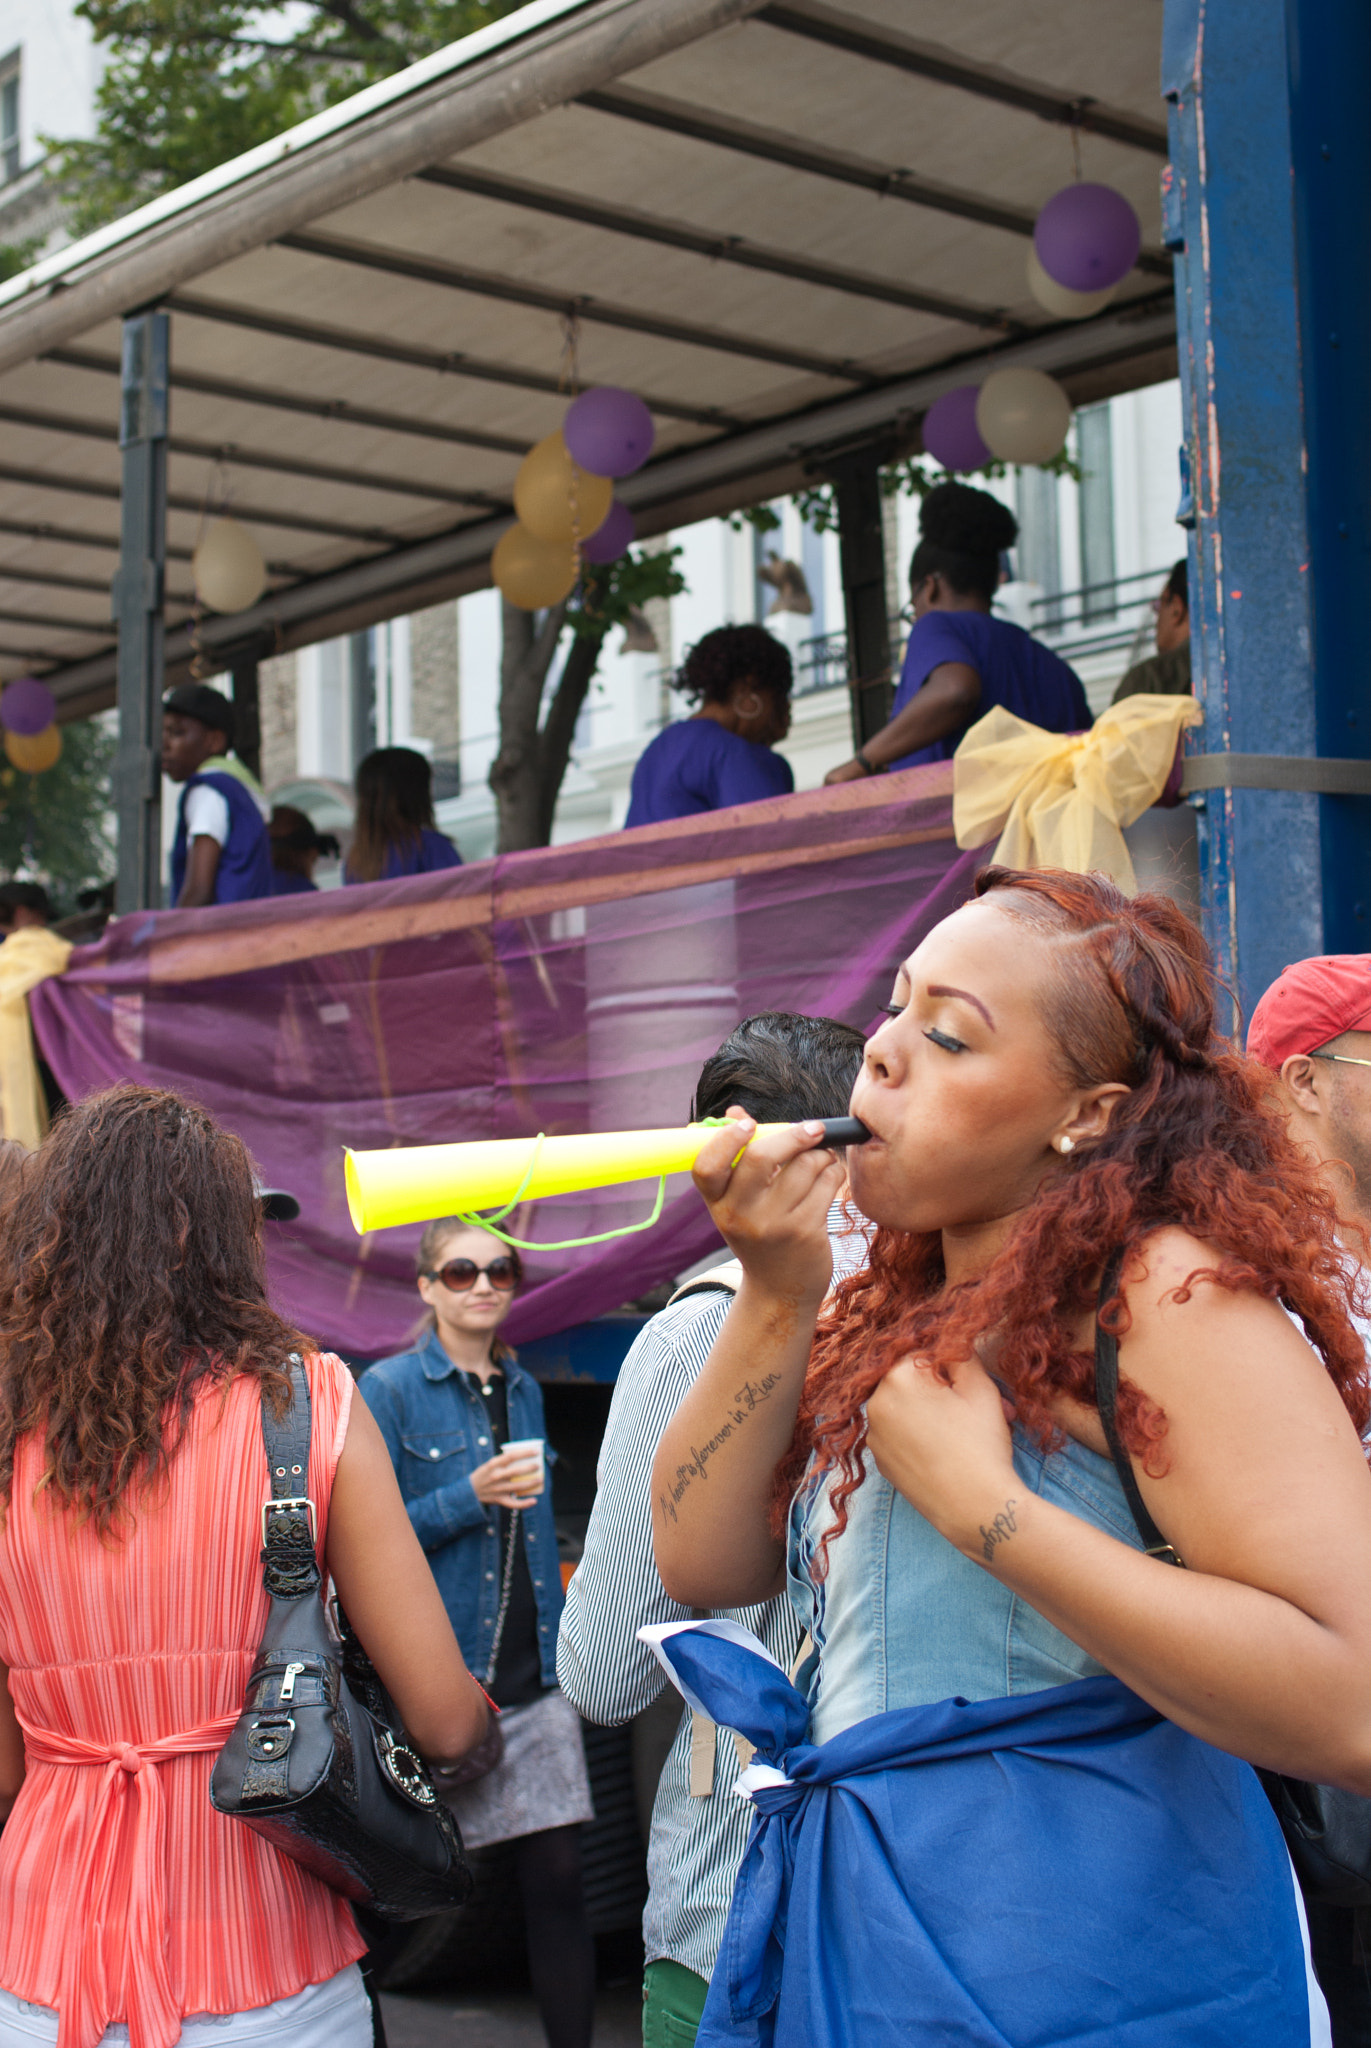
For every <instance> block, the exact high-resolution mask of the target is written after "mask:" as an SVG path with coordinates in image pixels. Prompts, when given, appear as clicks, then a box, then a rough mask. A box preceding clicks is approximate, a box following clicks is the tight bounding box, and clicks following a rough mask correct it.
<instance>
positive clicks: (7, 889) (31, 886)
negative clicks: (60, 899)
mask: <svg viewBox="0 0 1371 2048" xmlns="http://www.w3.org/2000/svg"><path fill="white" fill-rule="evenodd" d="M7 910H8V911H15V910H36V911H37V912H38V915H39V916H40V917H41V918H45V919H46V920H47V922H48V923H49V924H51V923H52V901H51V898H50V897H49V895H48V892H47V890H46V889H44V888H43V887H41V885H40V884H39V883H37V882H0V924H3V923H4V922H5V918H4V912H5V911H7Z"/></svg>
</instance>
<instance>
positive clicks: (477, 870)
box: [31, 764, 984, 1357]
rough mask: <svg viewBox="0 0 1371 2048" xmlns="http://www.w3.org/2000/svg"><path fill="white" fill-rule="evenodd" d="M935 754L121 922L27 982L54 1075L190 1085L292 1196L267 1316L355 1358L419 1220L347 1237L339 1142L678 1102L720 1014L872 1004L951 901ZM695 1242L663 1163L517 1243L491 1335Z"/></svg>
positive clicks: (692, 1212)
mask: <svg viewBox="0 0 1371 2048" xmlns="http://www.w3.org/2000/svg"><path fill="white" fill-rule="evenodd" d="M983 859H984V854H976V853H972V854H959V853H958V852H957V849H956V846H955V844H954V842H953V839H952V823H951V769H950V767H949V766H947V765H946V764H939V765H937V766H935V767H931V768H919V769H912V770H909V771H907V772H906V773H903V774H900V775H889V776H882V777H879V778H873V779H872V780H871V781H869V782H863V783H847V784H843V785H841V786H839V787H836V788H834V789H824V790H816V791H813V792H811V793H810V794H808V795H805V796H798V797H783V798H778V799H774V800H767V801H764V802H761V803H754V804H747V805H742V806H739V807H737V808H736V809H733V810H730V811H719V812H713V813H710V814H707V815H705V816H701V817H694V818H682V819H678V820H675V821H672V822H670V823H667V824H662V825H649V826H645V827H642V828H640V829H639V830H636V831H632V832H621V833H617V834H613V835H611V836H609V837H606V838H603V839H591V840H582V841H579V842H576V843H574V844H572V845H570V846H560V847H547V848H538V849H535V850H534V851H531V852H528V853H519V854H512V855H506V856H503V857H501V858H499V859H496V860H493V861H483V862H481V863H479V864H476V865H472V866H470V867H463V868H457V869H453V870H450V871H448V872H445V873H439V874H433V875H416V876H411V877H408V878H406V879H404V880H401V881H397V882H379V883H374V884H371V885H369V886H365V887H360V888H352V889H347V890H337V891H331V892H328V893H325V894H321V895H318V896H313V897H301V896H287V897H275V898H270V899H268V900H266V901H264V902H260V903H250V904H235V905H226V906H223V907H221V908H216V909H211V910H194V911H177V910H172V911H159V912H156V913H146V914H138V915H133V916H129V917H124V918H120V919H119V920H118V921H117V922H116V923H115V924H113V925H111V926H110V928H109V930H108V932H107V933H106V935H105V937H104V939H103V940H102V941H101V943H100V944H99V945H97V946H88V947H83V948H80V949H78V950H77V951H76V952H74V953H73V954H72V957H71V962H70V965H69V967H68V970H67V972H66V974H65V975H63V976H62V977H61V978H60V979H59V980H54V981H49V982H46V983H44V984H43V985H42V986H41V987H40V988H39V989H37V990H36V991H35V993H34V995H33V997H32V999H31V1001H32V1014H33V1022H34V1030H35V1033H36V1035H37V1039H38V1043H39V1046H40V1048H41V1050H42V1052H43V1055H44V1057H45V1058H46V1059H47V1061H48V1063H49V1065H50V1066H51V1068H52V1070H53V1072H54V1074H55V1075H56V1077H57V1079H58V1081H59V1083H60V1084H61V1086H62V1088H63V1089H64V1090H65V1091H66V1093H67V1094H68V1095H69V1096H72V1097H76V1096H80V1095H84V1094H87V1093H89V1092H90V1091H91V1090H92V1089H96V1088H103V1087H107V1086H109V1085H110V1084H111V1083H112V1082H115V1081H119V1080H126V1079H131V1080H138V1081H142V1082H144V1083H146V1084H148V1085H149V1086H153V1087H165V1088H174V1089H176V1090H178V1091H179V1092H181V1093H183V1094H186V1095H188V1096H192V1097H194V1099H195V1100H196V1101H198V1102H201V1103H203V1104H204V1106H205V1107H206V1108H207V1109H208V1110H210V1111H211V1112H212V1114H213V1115H215V1116H216V1117H218V1118H219V1119H220V1120H221V1121H222V1122H223V1123H224V1124H226V1125H227V1126H228V1127H229V1128H230V1129H231V1130H234V1131H237V1132H238V1133H239V1134H240V1136H241V1137H242V1138H243V1139H244V1140H245V1142H246V1143H247V1145H248V1146H249V1148H250V1149H251V1151H252V1154H253V1157H254V1158H255V1159H256V1161H257V1162H258V1165H259V1167H260V1169H261V1171H262V1175H263V1178H264V1179H265V1180H266V1181H267V1183H268V1184H270V1185H273V1186H280V1187H286V1188H289V1189H291V1190H292V1192H294V1193H295V1194H297V1195H298V1196H299V1198H300V1203H301V1215H300V1220H299V1222H298V1223H297V1224H293V1225H289V1226H282V1225H273V1226H272V1227H271V1229H270V1230H269V1231H268V1238H269V1240H270V1260H271V1275H272V1285H273V1289H274V1293H275V1298H276V1300H277V1302H278V1304H279V1306H280V1307H281V1309H282V1311H283V1312H284V1313H286V1314H288V1315H290V1316H292V1317H293V1318H294V1319H295V1320H296V1321H297V1322H299V1323H300V1325H301V1326H302V1327H303V1328H304V1329H306V1330H308V1331H310V1332H311V1333H312V1334H313V1335H314V1336H316V1337H318V1338H319V1339H320V1340H321V1341H323V1342H325V1343H326V1344H330V1345H336V1346H337V1347H338V1348H339V1349H341V1350H343V1351H346V1352H347V1353H349V1354H350V1355H351V1356H354V1357H376V1356H379V1355H381V1354H382V1353H384V1352H386V1351H390V1350H394V1349H395V1348H396V1347H397V1346H398V1345H399V1344H400V1343H401V1341H402V1340H403V1339H404V1337H405V1335H406V1333H407V1331H408V1330H409V1329H410V1328H412V1326H413V1323H414V1320H415V1315H416V1307H417V1304H416V1300H415V1295H414V1291H413V1254H414V1248H415V1244H416V1242H417V1237H418V1232H417V1230H413V1229H410V1230H394V1231H383V1232H378V1233H374V1234H373V1235H372V1236H370V1237H368V1238H365V1239H359V1238H358V1237H357V1236H356V1235H355V1233H354V1231H353V1229H352V1226H351V1223H350V1222H349V1220H348V1215H347V1208H346V1205H345V1201H344V1195H343V1173H342V1147H343V1146H344V1145H345V1144H347V1145H352V1146H357V1147H371V1146H385V1145H406V1144H421V1143H422V1144H432V1143H439V1142H443V1141H446V1140H450V1139H461V1138H482V1137H485V1138H488V1137H517V1136H521V1135H525V1134H528V1133H532V1132H536V1131H540V1130H543V1131H548V1132H552V1131H577V1130H631V1129H638V1128H644V1127H651V1126H653V1125H666V1124H679V1123H683V1122H685V1121H686V1119H687V1117H688V1116H689V1113H690V1107H691V1097H692V1092H693V1089H694V1085H695V1080H696V1077H697V1075H698V1073H699V1069H700V1067H701V1065H702V1064H703V1062H704V1060H705V1059H706V1058H707V1057H708V1055H709V1054H710V1053H711V1052H713V1051H714V1050H715V1048H716V1047H717V1046H718V1045H719V1043H720V1042H721V1040H722V1039H723V1038H724V1037H725V1036H726V1035H727V1033H728V1032H729V1031H730V1030H731V1029H732V1027H733V1026H734V1024H736V1023H737V1022H738V1021H739V1019H740V1018H742V1017H746V1016H749V1015H751V1014H753V1013H754V1012H756V1011H758V1010H766V1009H788V1010H800V1011H807V1012H810V1013H812V1014H815V1015H827V1016H833V1017H841V1018H843V1019H845V1020H846V1021H848V1022H849V1023H853V1024H856V1025H858V1026H860V1027H866V1026H867V1025H869V1024H870V1023H871V1021H872V1019H873V1017H874V1015H875V1013H876V1011H877V1009H878V1008H879V1006H880V1004H881V1003H883V1002H885V1001H887V1000H888V998H889V993H890V986H891V979H892V976H893V974H894V970H895V968H896V966H897V965H898V963H899V961H900V960H901V959H902V958H903V957H904V956H905V955H906V954H907V953H908V952H909V950H910V948H911V947H912V946H913V945H915V944H916V943H917V942H918V940H919V938H920V937H921V936H922V935H923V933H924V932H925V931H927V930H928V929H929V927H930V926H931V925H932V924H934V923H936V921H937V920H938V919H939V918H940V917H942V916H945V915H946V914H947V912H948V911H949V910H952V909H954V908H955V907H956V905H957V904H958V903H959V902H962V901H963V900H965V898H966V896H967V895H968V893H969V891H970V882H971V876H972V874H973V872H974V870H975V868H976V867H977V866H978V865H979V864H980V862H981V861H982V860H983ZM654 1192H655V1190H654V1188H653V1186H652V1185H650V1184H647V1183H639V1184H637V1185H635V1186H633V1187H630V1188H627V1189H606V1190H603V1191H602V1192H600V1193H599V1194H593V1195H584V1196H576V1195H568V1196H563V1197H560V1198H559V1199H558V1200H556V1201H551V1202H546V1203H541V1204H539V1205H538V1206H537V1207H536V1209H534V1208H531V1207H528V1206H526V1207H525V1208H524V1210H523V1211H521V1212H520V1214H519V1215H517V1216H516V1217H515V1218H513V1219H512V1221H511V1223H510V1224H508V1225H507V1226H506V1227H507V1228H511V1229H513V1231H514V1233H515V1234H516V1235H517V1236H520V1237H528V1238H534V1239H537V1240H539V1241H540V1242H544V1243H546V1242H550V1241H553V1240H556V1239H558V1238H566V1237H578V1236H586V1235H589V1234H590V1233H592V1232H594V1231H596V1230H604V1229H608V1228H610V1227H611V1226H613V1225H617V1224H619V1223H624V1222H630V1221H633V1220H635V1219H637V1218H641V1217H643V1216H646V1215H647V1214H648V1213H649V1210H650V1207H651V1203H652V1199H653V1195H654ZM717 1242H718V1240H717V1238H716V1236H715V1234H714V1232H713V1231H712V1229H711V1226H710V1224H709V1220H708V1217H707V1215H706V1214H705V1211H704V1208H703V1206H702V1204H701V1203H700V1201H699V1198H698V1196H697V1195H696V1194H695V1192H694V1190H693V1188H692V1187H691V1186H690V1183H689V1180H688V1179H686V1178H685V1177H681V1178H680V1179H679V1180H677V1181H674V1182H672V1183H670V1184H669V1186H668V1200H667V1204H666V1207H665V1210H664V1212H663V1214H662V1217H661V1219H660V1221H659V1222H658V1223H657V1224H656V1226H655V1227H654V1228H653V1229H652V1230H651V1231H648V1232H644V1233H642V1234H641V1235H639V1236H636V1237H629V1238H624V1239H620V1240H618V1241H617V1242H614V1243H610V1244H606V1245H600V1246H596V1247H593V1248H591V1249H588V1250H583V1251H575V1252H542V1253H538V1254H536V1255H534V1256H533V1257H531V1258H530V1259H529V1260H528V1261H527V1264H528V1268H529V1278H530V1283H531V1284H530V1285H529V1287H528V1289H527V1291H526V1293H525V1294H524V1295H523V1296H522V1298H521V1299H520V1301H519V1302H518V1304H517V1306H516V1308H515V1310H514V1312H513V1314H512V1316H511V1318H510V1323H509V1330H510V1335H511V1336H512V1337H514V1338H516V1339H519V1338H524V1339H528V1338H532V1337H536V1336H541V1335H544V1334H546V1333H547V1332H549V1331H553V1330H559V1329H564V1328H566V1327H567V1326H569V1325H570V1324H573V1323H578V1322H584V1321H586V1320H588V1319H589V1318H590V1317H592V1316H595V1315H599V1314H601V1313H603V1312H605V1311H606V1310H609V1309H613V1308H617V1307H618V1306H620V1305H621V1304H622V1303H623V1302H624V1301H625V1300H628V1299H631V1298H636V1297H637V1296H638V1295H640V1294H642V1293H644V1292H645V1291H646V1290H647V1289H648V1288H650V1287H653V1286H655V1285H656V1284H657V1283H658V1282H659V1281H662V1280H665V1279H669V1278H671V1277H672V1276H673V1275H675V1274H677V1273H679V1272H680V1271H682V1270H683V1269H684V1268H685V1267H686V1266H689V1265H691V1264H693V1263H694V1262H695V1261H696V1260H697V1259H699V1258H701V1257H703V1256H704V1255H705V1254H706V1253H708V1252H709V1251H710V1250H711V1249H712V1248H713V1247H714V1246H715V1245H716V1244H717Z"/></svg>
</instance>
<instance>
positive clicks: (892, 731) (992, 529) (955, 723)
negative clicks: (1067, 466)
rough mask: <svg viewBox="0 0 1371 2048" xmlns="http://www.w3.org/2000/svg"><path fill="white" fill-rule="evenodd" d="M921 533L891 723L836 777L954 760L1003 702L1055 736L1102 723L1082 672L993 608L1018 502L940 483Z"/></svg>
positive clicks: (1015, 528)
mask: <svg viewBox="0 0 1371 2048" xmlns="http://www.w3.org/2000/svg"><path fill="white" fill-rule="evenodd" d="M919 531H920V534H921V536H922V537H921V539H920V541H919V545H918V546H917V548H915V550H914V558H913V560H912V561H911V562H910V565H909V591H910V596H911V598H912V599H913V608H914V625H913V629H912V630H911V632H910V635H909V641H908V644H907V646H906V648H905V657H904V667H903V668H902V670H901V671H900V686H899V688H898V689H897V690H896V692H895V702H894V704H893V705H892V707H891V716H890V723H889V724H888V725H885V726H882V728H881V730H880V731H879V732H878V733H873V734H872V736H871V738H870V739H869V740H867V741H865V742H864V744H863V745H862V746H861V747H860V748H859V749H858V750H857V752H856V754H854V756H853V757H852V759H851V760H850V761H844V762H843V763H842V765H841V767H838V768H831V769H830V770H829V772H828V774H827V775H826V776H825V777H824V780H825V781H826V782H852V781H855V780H856V778H857V777H858V776H861V775H875V774H877V773H878V772H879V771H880V770H881V769H883V768H916V767H918V766H919V765H920V764H921V763H923V762H925V761H946V760H949V759H950V758H951V756H952V755H953V754H955V753H956V751H957V746H958V743H959V742H960V740H961V739H962V737H963V735H964V734H965V733H966V731H967V729H968V727H970V726H972V725H974V724H975V722H976V720H977V719H978V718H981V717H983V716H984V715H985V713H986V712H987V711H990V710H992V709H993V708H994V706H995V705H997V704H1003V706H1004V707H1005V709H1006V711H1012V712H1013V713H1014V714H1015V716H1016V717H1018V718H1024V719H1027V720H1028V722H1029V724H1030V725H1040V726H1042V727H1043V728H1044V730H1046V731H1047V732H1084V731H1085V730H1086V728H1087V727H1088V726H1089V725H1090V724H1091V722H1092V721H1091V716H1090V707H1089V705H1088V704H1087V703H1086V701H1085V691H1084V690H1083V689H1082V688H1081V684H1080V678H1079V676H1077V674H1076V672H1075V670H1074V669H1070V668H1068V667H1067V665H1066V663H1065V662H1064V661H1062V660H1061V658H1060V657H1059V656H1058V655H1055V654H1054V653H1053V652H1052V650H1051V648H1050V647H1044V646H1043V644H1042V642H1041V641H1039V640H1035V639H1033V637H1032V635H1031V634H1028V633H1025V632H1024V630H1023V628H1022V627H1021V626H1012V625H1010V623H1009V621H1008V620H1007V619H997V618H994V617H993V616H992V614H991V610H990V607H991V605H992V603H993V602H994V598H995V592H996V590H997V589H998V588H999V583H1000V554H1001V551H1002V550H1003V549H1005V548H1008V547H1012V546H1013V545H1014V542H1015V541H1016V540H1017V539H1018V537H1019V523H1018V521H1017V520H1016V519H1015V517H1014V514H1013V513H1012V512H1011V511H1010V510H1009V508H1008V507H1007V506H1005V505H1002V504H1001V503H1000V501H999V499H998V498H992V497H991V495H990V493H989V491H977V490H973V489H972V488H971V486H970V485H969V484H956V483H947V484H939V485H938V487H937V489H936V490H932V491H930V492H929V494H928V496H927V497H926V498H925V499H924V501H923V508H922V510H921V512H920V514H919Z"/></svg>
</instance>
